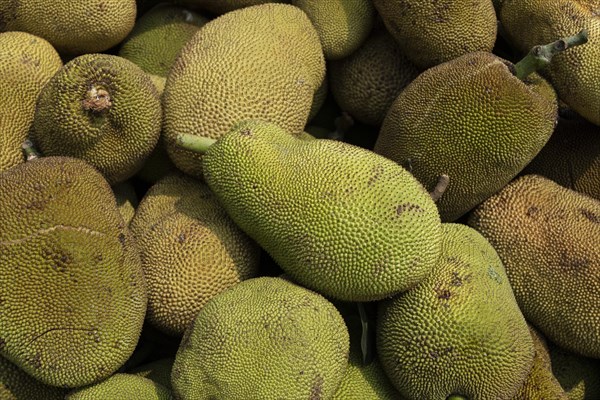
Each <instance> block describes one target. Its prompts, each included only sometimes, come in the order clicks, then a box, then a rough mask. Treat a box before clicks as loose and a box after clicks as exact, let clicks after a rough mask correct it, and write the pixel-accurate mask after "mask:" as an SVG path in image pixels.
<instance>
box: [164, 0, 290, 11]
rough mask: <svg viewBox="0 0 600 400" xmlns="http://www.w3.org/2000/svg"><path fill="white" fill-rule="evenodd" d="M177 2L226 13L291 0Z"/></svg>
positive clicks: (184, 0)
mask: <svg viewBox="0 0 600 400" xmlns="http://www.w3.org/2000/svg"><path fill="white" fill-rule="evenodd" d="M171 2H173V3H176V4H182V5H185V6H189V7H194V8H198V9H201V10H206V11H209V12H211V13H214V14H224V13H226V12H230V11H233V10H237V9H239V8H245V7H250V6H256V5H259V4H266V3H289V0H279V1H277V0H276V1H273V0H171Z"/></svg>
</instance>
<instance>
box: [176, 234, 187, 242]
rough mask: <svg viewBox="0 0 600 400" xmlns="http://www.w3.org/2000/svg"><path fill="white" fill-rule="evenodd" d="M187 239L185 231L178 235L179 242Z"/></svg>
mask: <svg viewBox="0 0 600 400" xmlns="http://www.w3.org/2000/svg"><path fill="white" fill-rule="evenodd" d="M185 239H186V236H185V233H183V232H181V233H180V234H179V236H177V241H178V242H179V243H183V242H185Z"/></svg>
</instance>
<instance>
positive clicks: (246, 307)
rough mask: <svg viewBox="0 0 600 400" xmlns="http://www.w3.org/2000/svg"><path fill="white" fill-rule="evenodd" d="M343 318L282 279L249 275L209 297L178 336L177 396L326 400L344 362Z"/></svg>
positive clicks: (199, 399)
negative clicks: (192, 321)
mask: <svg viewBox="0 0 600 400" xmlns="http://www.w3.org/2000/svg"><path fill="white" fill-rule="evenodd" d="M348 349H349V337H348V330H347V329H346V325H345V324H344V320H343V319H342V317H341V315H340V314H339V312H338V311H337V309H336V308H335V306H334V305H333V304H331V303H330V302H329V301H327V300H326V299H325V298H324V297H322V296H320V295H319V294H317V293H314V292H312V291H310V290H308V289H305V288H303V287H301V286H298V285H295V284H293V283H291V282H288V281H286V280H284V279H281V278H271V277H261V278H254V279H248V280H246V281H244V282H241V283H239V284H238V285H236V286H234V287H232V288H231V289H229V290H227V291H225V292H223V293H221V294H220V295H218V296H216V297H214V298H213V299H212V300H210V301H209V302H208V303H207V304H206V306H205V307H204V308H203V309H202V310H201V311H200V312H199V313H198V316H197V317H196V319H195V320H194V324H193V325H192V326H191V327H190V329H189V330H188V331H186V334H185V335H184V337H183V340H182V341H181V345H180V347H179V350H178V351H177V355H176V357H175V364H174V365H173V372H172V375H171V381H172V384H173V392H174V394H175V397H176V398H181V399H197V400H210V399H221V400H237V399H261V400H276V399H330V398H331V397H332V395H333V394H334V392H335V390H336V389H337V387H338V386H339V384H340V382H341V381H342V378H343V376H344V373H345V372H346V368H347V364H348Z"/></svg>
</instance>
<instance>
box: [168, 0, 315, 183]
mask: <svg viewBox="0 0 600 400" xmlns="http://www.w3.org/2000/svg"><path fill="white" fill-rule="evenodd" d="M324 76H325V61H324V58H323V50H322V48H321V43H320V42H319V37H318V35H317V32H316V30H315V28H314V27H313V26H312V24H311V22H310V20H309V19H308V17H307V16H306V14H305V13H304V12H303V11H302V10H300V9H299V8H297V7H294V6H291V5H285V4H263V5H258V6H253V7H247V8H243V9H241V10H236V11H232V12H229V13H227V14H225V15H222V16H221V17H218V18H216V19H214V20H212V21H210V22H209V23H207V24H206V25H204V26H203V27H202V29H200V30H199V31H198V32H197V33H196V34H195V35H194V36H193V37H192V39H190V40H189V41H188V42H187V44H186V45H185V46H184V48H183V49H182V51H181V53H180V55H179V57H178V58H177V60H176V61H175V64H174V65H173V67H172V68H171V71H170V73H169V75H168V77H167V83H166V86H165V91H164V93H163V104H164V114H165V121H164V135H165V141H166V145H167V151H168V153H169V156H170V157H171V159H172V160H173V161H174V163H175V165H176V166H177V167H178V168H179V169H181V170H182V171H184V172H186V173H188V174H190V175H194V176H196V177H201V174H202V169H201V164H200V158H201V157H200V155H198V154H194V153H192V152H189V151H184V150H182V149H181V148H179V147H177V146H176V145H175V141H176V136H177V135H178V134H180V133H188V134H194V135H198V136H205V137H211V138H218V137H220V136H222V135H224V134H225V133H226V132H227V131H229V129H231V127H232V126H233V125H234V124H235V123H237V122H238V121H239V120H243V119H261V120H266V121H270V122H273V123H276V124H279V125H281V126H282V127H283V128H285V129H286V130H288V131H289V132H290V133H291V134H294V135H299V134H300V133H301V132H302V131H303V129H304V126H305V125H306V122H307V119H308V115H309V112H310V109H311V104H312V101H313V97H314V93H315V91H316V90H317V88H318V87H319V86H320V85H321V83H322V82H323V78H324Z"/></svg>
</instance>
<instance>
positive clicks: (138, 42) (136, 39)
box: [119, 3, 208, 93]
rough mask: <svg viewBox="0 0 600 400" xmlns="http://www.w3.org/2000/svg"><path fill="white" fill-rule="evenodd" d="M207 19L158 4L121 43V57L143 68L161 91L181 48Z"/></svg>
mask: <svg viewBox="0 0 600 400" xmlns="http://www.w3.org/2000/svg"><path fill="white" fill-rule="evenodd" d="M206 22H208V19H206V18H204V17H203V16H201V15H200V14H197V13H195V12H193V11H190V10H187V9H185V8H183V7H177V6H173V5H170V4H166V3H162V4H159V5H157V6H156V7H154V8H152V9H151V10H150V11H148V12H147V13H146V14H144V15H142V16H141V18H140V19H138V20H137V22H136V23H135V26H134V27H133V30H132V31H131V33H130V34H129V36H127V38H126V39H125V40H124V41H123V42H122V43H121V47H120V49H119V56H120V57H123V58H125V59H127V60H129V61H131V62H133V63H135V64H136V65H138V66H139V67H141V68H142V69H143V70H144V71H145V72H146V73H147V74H148V75H150V77H151V78H152V80H153V82H154V83H155V84H156V87H157V89H158V91H159V93H162V91H163V89H164V86H165V81H166V79H167V75H168V73H169V69H170V68H171V65H173V63H174V62H175V59H176V58H177V55H178V54H179V52H180V51H181V48H182V47H183V46H184V45H185V43H187V41H188V40H189V39H190V38H191V37H192V36H193V35H194V34H195V33H196V32H197V31H198V29H200V27H201V26H202V25H204V24H205V23H206Z"/></svg>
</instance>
